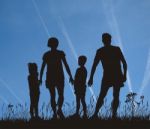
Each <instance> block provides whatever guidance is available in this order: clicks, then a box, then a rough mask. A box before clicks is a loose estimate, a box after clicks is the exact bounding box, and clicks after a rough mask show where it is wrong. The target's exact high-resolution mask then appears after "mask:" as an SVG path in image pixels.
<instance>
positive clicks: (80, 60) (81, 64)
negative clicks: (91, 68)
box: [78, 56, 87, 66]
mask: <svg viewBox="0 0 150 129" xmlns="http://www.w3.org/2000/svg"><path fill="white" fill-rule="evenodd" d="M86 60H87V58H86V56H79V58H78V64H79V65H80V66H84V65H85V63H86Z"/></svg>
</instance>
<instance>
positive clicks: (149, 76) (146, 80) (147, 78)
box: [139, 49, 150, 96]
mask: <svg viewBox="0 0 150 129" xmlns="http://www.w3.org/2000/svg"><path fill="white" fill-rule="evenodd" d="M149 71H150V49H149V52H148V59H147V63H146V68H145V73H144V79H143V81H142V85H141V89H140V91H139V95H140V96H141V95H142V94H143V91H144V89H145V87H146V86H147V85H148V84H149V81H150V74H149Z"/></svg>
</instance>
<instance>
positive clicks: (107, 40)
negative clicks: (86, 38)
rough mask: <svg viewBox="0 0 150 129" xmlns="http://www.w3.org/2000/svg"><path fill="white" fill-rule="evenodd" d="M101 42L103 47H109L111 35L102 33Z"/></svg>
mask: <svg viewBox="0 0 150 129" xmlns="http://www.w3.org/2000/svg"><path fill="white" fill-rule="evenodd" d="M102 41H103V43H104V45H105V46H109V45H110V44H111V35H110V34H109V33H103V34H102Z"/></svg>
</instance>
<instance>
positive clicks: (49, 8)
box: [0, 0, 150, 104]
mask: <svg viewBox="0 0 150 129" xmlns="http://www.w3.org/2000/svg"><path fill="white" fill-rule="evenodd" d="M149 26H150V1H149V0H142V1H141V0H132V1H131V0H82V1H81V0H61V1H60V0H13V1H12V0H0V59H1V63H0V104H2V103H6V104H7V103H25V102H26V103H28V104H29V90H28V82H27V76H28V67H27V64H28V63H29V62H36V63H37V64H38V71H40V67H41V63H42V56H43V54H44V53H45V52H46V51H48V50H49V48H48V47H47V40H48V38H50V37H57V38H58V40H59V47H58V49H60V50H63V51H64V52H65V54H66V59H67V62H68V64H69V66H70V69H71V72H72V75H73V76H74V74H75V71H76V69H77V67H78V64H77V57H78V56H79V55H85V56H87V63H86V68H87V70H88V76H89V74H90V70H91V67H92V63H93V59H94V56H95V54H96V50H97V49H99V48H100V47H102V46H103V45H102V41H101V35H102V33H104V32H108V33H110V34H111V35H112V44H113V45H116V46H120V48H121V50H122V51H123V53H124V56H125V58H126V61H127V64H128V78H127V82H126V83H125V86H124V87H123V88H122V89H121V93H120V101H121V102H122V103H124V100H125V97H126V94H127V93H129V92H131V91H133V92H136V93H138V95H139V96H140V95H144V96H145V99H146V101H149V97H150V96H149V90H150V87H149V85H150V73H149V71H150V36H149V34H150V29H149ZM102 72H103V71H102V66H101V64H99V66H98V68H97V71H96V73H95V76H94V84H93V87H92V89H93V92H94V95H95V97H96V98H97V96H98V95H99V92H100V84H101V77H102ZM44 81H45V76H44V77H43V84H42V86H41V87H40V91H41V94H40V103H43V102H46V103H48V102H49V99H50V96H49V92H48V90H47V89H46V87H45V83H44ZM72 88H73V87H71V86H70V84H69V83H68V76H67V74H66V80H65V92H64V93H65V102H68V103H72V102H73V101H74V100H75V98H74V94H73V92H72ZM90 97H91V90H90V89H89V88H87V94H86V102H87V103H89V100H90ZM107 99H108V100H112V89H110V91H109V93H108V96H107Z"/></svg>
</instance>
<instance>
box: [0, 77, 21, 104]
mask: <svg viewBox="0 0 150 129" xmlns="http://www.w3.org/2000/svg"><path fill="white" fill-rule="evenodd" d="M0 83H1V84H3V86H5V88H6V89H7V90H8V91H9V92H10V93H11V94H12V95H13V96H14V97H15V99H16V100H17V101H18V102H19V103H20V104H22V100H21V99H20V98H19V97H18V96H17V95H16V94H15V93H14V91H13V90H11V89H10V87H9V85H8V84H7V83H6V82H5V81H4V80H3V79H2V78H0Z"/></svg>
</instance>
